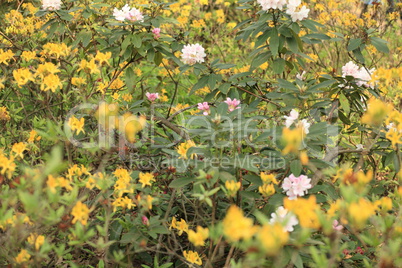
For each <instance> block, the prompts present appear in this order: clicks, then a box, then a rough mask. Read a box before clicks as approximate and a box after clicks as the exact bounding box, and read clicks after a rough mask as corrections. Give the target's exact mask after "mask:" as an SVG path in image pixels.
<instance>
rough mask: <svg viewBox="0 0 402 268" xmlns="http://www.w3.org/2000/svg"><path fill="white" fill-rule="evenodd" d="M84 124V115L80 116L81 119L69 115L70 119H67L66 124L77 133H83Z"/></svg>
mask: <svg viewBox="0 0 402 268" xmlns="http://www.w3.org/2000/svg"><path fill="white" fill-rule="evenodd" d="M84 125H85V119H84V117H81V119H79V120H78V119H77V118H75V116H74V115H73V116H71V117H70V119H69V120H68V126H69V127H70V128H71V130H72V131H73V132H74V131H76V132H77V135H78V134H80V133H81V132H82V133H85V131H84Z"/></svg>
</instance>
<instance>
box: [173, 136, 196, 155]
mask: <svg viewBox="0 0 402 268" xmlns="http://www.w3.org/2000/svg"><path fill="white" fill-rule="evenodd" d="M191 147H195V143H194V142H193V141H192V140H187V141H185V142H182V143H180V145H179V147H178V148H177V152H178V153H179V155H180V157H179V158H183V159H187V151H188V149H190V148H191ZM194 157H195V154H192V155H191V159H193V158H194Z"/></svg>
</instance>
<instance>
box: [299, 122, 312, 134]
mask: <svg viewBox="0 0 402 268" xmlns="http://www.w3.org/2000/svg"><path fill="white" fill-rule="evenodd" d="M299 125H301V126H302V127H303V130H304V134H308V133H309V132H310V131H309V128H310V126H311V124H310V123H309V122H307V119H303V120H301V121H300V122H299Z"/></svg>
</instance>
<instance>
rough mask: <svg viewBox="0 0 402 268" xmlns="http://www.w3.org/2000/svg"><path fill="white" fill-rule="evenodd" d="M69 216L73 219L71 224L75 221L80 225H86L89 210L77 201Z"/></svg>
mask: <svg viewBox="0 0 402 268" xmlns="http://www.w3.org/2000/svg"><path fill="white" fill-rule="evenodd" d="M71 215H72V216H73V217H74V218H73V220H72V223H73V224H75V223H76V222H77V221H79V222H81V224H82V225H87V222H88V218H89V208H88V207H87V205H85V204H83V203H82V202H81V201H78V202H77V203H76V204H75V206H74V207H73V210H72V211H71Z"/></svg>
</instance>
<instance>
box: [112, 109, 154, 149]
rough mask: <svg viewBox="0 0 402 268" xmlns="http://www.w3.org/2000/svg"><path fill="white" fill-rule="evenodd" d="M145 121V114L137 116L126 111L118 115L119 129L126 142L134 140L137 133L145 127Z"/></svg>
mask: <svg viewBox="0 0 402 268" xmlns="http://www.w3.org/2000/svg"><path fill="white" fill-rule="evenodd" d="M146 122H147V120H146V117H145V116H140V117H138V116H135V115H133V114H132V113H130V112H127V113H125V114H124V115H123V116H121V117H120V120H119V130H120V131H121V132H122V133H124V137H125V138H126V140H127V141H128V142H130V143H133V142H135V140H136V138H135V137H136V135H137V133H138V132H140V131H141V130H142V129H143V128H144V127H145V125H146Z"/></svg>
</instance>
